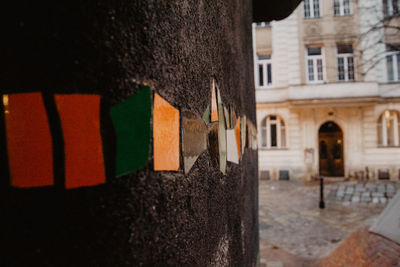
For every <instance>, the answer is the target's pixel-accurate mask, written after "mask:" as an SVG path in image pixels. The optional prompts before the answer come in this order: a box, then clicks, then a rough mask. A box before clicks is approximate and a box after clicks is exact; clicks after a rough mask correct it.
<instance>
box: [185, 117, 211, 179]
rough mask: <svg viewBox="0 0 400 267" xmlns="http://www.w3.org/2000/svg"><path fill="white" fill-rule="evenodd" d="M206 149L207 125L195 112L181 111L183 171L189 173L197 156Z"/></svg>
mask: <svg viewBox="0 0 400 267" xmlns="http://www.w3.org/2000/svg"><path fill="white" fill-rule="evenodd" d="M206 149H207V127H206V125H205V124H204V121H203V120H202V119H201V118H200V117H199V116H197V115H196V114H194V113H192V112H189V111H184V112H182V153H183V160H184V169H185V173H189V171H190V169H191V168H192V166H193V164H194V163H195V162H196V159H197V158H198V156H199V155H200V154H201V153H202V152H203V151H204V150H206Z"/></svg>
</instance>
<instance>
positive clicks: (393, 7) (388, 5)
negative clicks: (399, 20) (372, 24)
mask: <svg viewBox="0 0 400 267" xmlns="http://www.w3.org/2000/svg"><path fill="white" fill-rule="evenodd" d="M383 14H384V15H385V17H390V16H396V15H400V0H383Z"/></svg>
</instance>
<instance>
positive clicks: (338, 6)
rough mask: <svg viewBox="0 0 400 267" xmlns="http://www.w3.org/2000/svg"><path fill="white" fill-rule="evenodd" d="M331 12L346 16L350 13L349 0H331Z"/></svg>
mask: <svg viewBox="0 0 400 267" xmlns="http://www.w3.org/2000/svg"><path fill="white" fill-rule="evenodd" d="M333 14H334V15H335V16H346V15H350V14H351V0H333Z"/></svg>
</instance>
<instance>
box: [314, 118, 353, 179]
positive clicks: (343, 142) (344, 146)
mask: <svg viewBox="0 0 400 267" xmlns="http://www.w3.org/2000/svg"><path fill="white" fill-rule="evenodd" d="M338 121H339V122H338ZM328 122H333V123H335V124H336V125H337V126H338V127H339V129H340V130H341V132H342V157H343V175H344V177H346V176H347V175H348V173H347V168H346V166H347V162H346V148H347V146H346V145H345V144H346V138H345V131H344V127H343V123H342V122H340V120H338V119H337V118H335V119H324V120H322V121H321V122H320V123H319V124H317V126H318V127H317V129H316V132H317V136H316V151H317V153H316V156H317V159H318V160H316V162H315V163H316V173H317V174H318V175H320V146H319V138H320V137H319V136H320V135H319V134H320V129H321V127H322V126H323V125H324V124H326V123H328Z"/></svg>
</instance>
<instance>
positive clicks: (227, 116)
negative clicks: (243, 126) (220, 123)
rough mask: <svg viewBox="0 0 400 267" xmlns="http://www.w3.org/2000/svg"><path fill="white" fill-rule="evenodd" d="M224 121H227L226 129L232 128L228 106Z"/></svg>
mask: <svg viewBox="0 0 400 267" xmlns="http://www.w3.org/2000/svg"><path fill="white" fill-rule="evenodd" d="M224 119H225V124H226V129H230V128H231V121H230V118H229V110H228V108H227V107H226V106H224Z"/></svg>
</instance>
